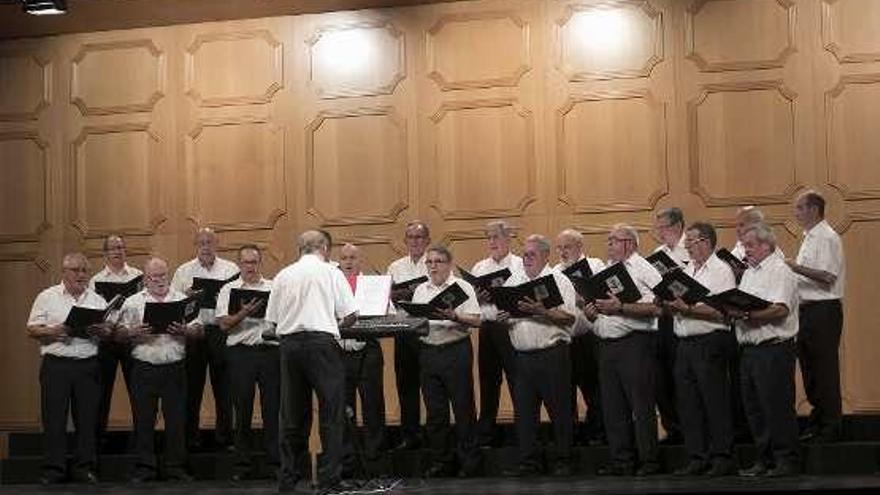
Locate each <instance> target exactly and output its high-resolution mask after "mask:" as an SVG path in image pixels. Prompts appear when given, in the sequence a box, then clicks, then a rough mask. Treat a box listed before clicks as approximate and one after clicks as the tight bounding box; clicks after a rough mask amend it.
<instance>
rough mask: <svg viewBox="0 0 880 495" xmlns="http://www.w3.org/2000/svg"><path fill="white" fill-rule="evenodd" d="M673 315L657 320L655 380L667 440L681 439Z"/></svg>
mask: <svg viewBox="0 0 880 495" xmlns="http://www.w3.org/2000/svg"><path fill="white" fill-rule="evenodd" d="M674 327H675V320H674V319H673V317H672V315H669V314H666V313H664V314H662V315H661V316H660V317H659V318H657V334H656V339H657V379H656V380H655V386H656V398H657V411H658V412H659V413H660V423H661V424H662V425H663V429H664V430H666V436H667V438H669V437H672V438H676V437H677V438H679V439H680V438H681V424H680V420H679V417H678V403H677V401H676V397H675V357H676V347H677V346H678V337H677V336H676V335H675V329H674Z"/></svg>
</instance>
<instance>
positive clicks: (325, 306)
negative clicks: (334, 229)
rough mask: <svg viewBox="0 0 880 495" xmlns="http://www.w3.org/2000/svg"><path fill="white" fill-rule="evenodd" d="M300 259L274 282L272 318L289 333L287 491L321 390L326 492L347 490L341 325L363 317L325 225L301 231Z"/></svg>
mask: <svg viewBox="0 0 880 495" xmlns="http://www.w3.org/2000/svg"><path fill="white" fill-rule="evenodd" d="M297 244H298V246H299V252H300V258H299V260H298V261H297V262H295V263H293V264H292V265H289V266H287V267H286V268H284V269H283V270H281V271H280V272H279V273H278V275H276V276H275V279H274V280H273V281H272V291H271V294H270V295H269V302H268V303H267V305H266V321H268V322H271V323H274V324H275V325H276V329H275V332H276V334H277V335H278V337H279V338H280V339H281V474H280V477H279V478H280V479H279V484H278V489H279V491H281V492H284V491H292V490H295V489H296V484H297V482H298V481H299V478H300V475H301V474H300V473H299V472H298V466H299V464H300V463H299V459H298V457H299V456H300V455H302V453H301V452H299V451H298V449H297V447H298V442H299V440H300V438H301V437H302V432H301V430H302V429H303V428H304V427H305V422H306V419H307V418H306V414H305V411H304V410H305V408H306V404H310V403H311V400H312V397H311V391H312V390H314V391H315V393H316V394H317V396H318V415H319V418H320V425H321V447H322V450H323V455H322V465H321V466H319V467H318V479H319V483H320V485H321V486H322V487H323V489H325V490H345V489H347V488H348V487H347V485H346V483H345V482H343V481H342V478H341V476H342V464H341V461H342V436H343V429H344V421H345V419H344V417H345V366H344V365H343V363H342V351H341V349H340V348H339V345H338V343H337V340H338V339H339V338H340V335H339V327H346V326H350V325H352V324H353V323H354V321H355V319H356V318H357V310H356V306H355V302H354V296H353V295H352V293H351V289H350V288H349V287H348V283H347V282H346V280H345V276H344V275H343V274H342V272H341V271H340V270H339V269H337V268H335V267H333V266H331V265H330V264H329V263H327V262H326V259H327V255H328V254H329V251H330V246H328V245H327V240H326V239H325V238H324V236H323V235H322V234H321V233H320V232H317V231H314V230H310V231H306V232H304V233H303V234H301V235H300V236H299V239H298V242H297Z"/></svg>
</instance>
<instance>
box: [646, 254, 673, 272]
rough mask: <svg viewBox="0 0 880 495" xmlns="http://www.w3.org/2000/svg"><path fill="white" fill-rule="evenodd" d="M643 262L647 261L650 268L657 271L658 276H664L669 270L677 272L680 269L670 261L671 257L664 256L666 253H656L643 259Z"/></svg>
mask: <svg viewBox="0 0 880 495" xmlns="http://www.w3.org/2000/svg"><path fill="white" fill-rule="evenodd" d="M645 260H647V261H648V263H650V264H651V266H653V267H654V268H656V269H657V271H658V272H660V275H665V274H666V272H668V271H670V270H679V269H680V268H681V266H679V264H678V263H676V262H675V260H674V259H672V256H669V255H668V254H666V251H657V252H656V253H654V254H652V255H651V256H648V257H647V258H645Z"/></svg>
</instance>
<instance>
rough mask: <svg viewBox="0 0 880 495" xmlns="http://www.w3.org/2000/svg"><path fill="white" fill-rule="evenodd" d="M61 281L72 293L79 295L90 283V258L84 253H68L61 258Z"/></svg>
mask: <svg viewBox="0 0 880 495" xmlns="http://www.w3.org/2000/svg"><path fill="white" fill-rule="evenodd" d="M61 267H62V269H63V270H62V273H61V281H62V282H63V283H64V288H65V289H66V290H67V292H69V293H70V294H72V295H74V296H79V295H80V294H82V293H83V291H85V290H86V287H88V285H89V259H88V258H86V255H84V254H82V253H68V254H65V255H64V258H63V259H62V260H61Z"/></svg>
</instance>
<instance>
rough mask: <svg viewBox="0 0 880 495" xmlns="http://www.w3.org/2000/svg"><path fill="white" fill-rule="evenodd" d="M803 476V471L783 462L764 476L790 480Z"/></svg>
mask: <svg viewBox="0 0 880 495" xmlns="http://www.w3.org/2000/svg"><path fill="white" fill-rule="evenodd" d="M799 474H801V470H800V469H798V467H797V466H796V465H795V464H793V463H790V462H783V463H780V464H778V465H777V466H776V467H775V468H773V469H771V470H769V471H767V472H766V473H765V474H764V476H766V477H768V478H788V477H791V476H798V475H799Z"/></svg>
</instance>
